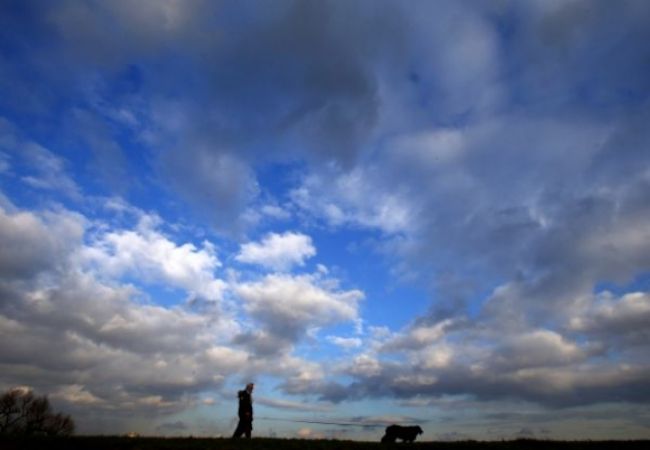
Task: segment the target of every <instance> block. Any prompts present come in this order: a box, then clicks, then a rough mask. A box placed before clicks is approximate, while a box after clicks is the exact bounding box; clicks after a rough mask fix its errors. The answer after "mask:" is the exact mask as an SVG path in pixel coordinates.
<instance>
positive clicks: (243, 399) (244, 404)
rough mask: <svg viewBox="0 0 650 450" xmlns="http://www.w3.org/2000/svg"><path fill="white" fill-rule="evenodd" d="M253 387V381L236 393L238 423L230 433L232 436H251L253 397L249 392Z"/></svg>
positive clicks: (251, 391)
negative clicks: (232, 432) (237, 398)
mask: <svg viewBox="0 0 650 450" xmlns="http://www.w3.org/2000/svg"><path fill="white" fill-rule="evenodd" d="M254 387H255V385H254V384H253V383H248V384H247V385H246V389H244V390H243V391H239V392H238V393H237V396H238V397H239V411H238V415H239V423H238V424H237V429H236V430H235V433H234V434H233V435H232V437H233V438H240V437H241V435H242V434H243V435H245V436H246V437H247V438H249V439H250V437H251V431H253V399H252V397H251V394H252V393H253V388H254Z"/></svg>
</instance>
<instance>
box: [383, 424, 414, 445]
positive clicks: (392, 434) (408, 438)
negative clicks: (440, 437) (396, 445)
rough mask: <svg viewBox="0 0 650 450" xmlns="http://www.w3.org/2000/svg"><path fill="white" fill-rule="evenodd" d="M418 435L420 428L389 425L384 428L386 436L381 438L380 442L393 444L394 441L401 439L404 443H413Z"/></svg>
mask: <svg viewBox="0 0 650 450" xmlns="http://www.w3.org/2000/svg"><path fill="white" fill-rule="evenodd" d="M418 434H422V428H420V427H419V426H415V427H403V426H401V425H391V426H389V427H386V434H384V437H383V438H381V442H395V440H396V439H401V440H402V441H404V442H413V441H414V440H415V438H417V437H418Z"/></svg>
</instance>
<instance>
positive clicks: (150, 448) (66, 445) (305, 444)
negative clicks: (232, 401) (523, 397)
mask: <svg viewBox="0 0 650 450" xmlns="http://www.w3.org/2000/svg"><path fill="white" fill-rule="evenodd" d="M393 447H400V448H401V447H413V448H414V449H417V450H425V449H435V450H466V449H469V450H528V449H533V450H536V449H539V450H542V449H544V450H546V449H566V450H605V449H616V450H618V449H626V450H627V449H635V450H636V449H638V450H641V449H647V448H650V440H644V441H538V440H530V439H519V440H514V441H491V442H479V441H461V442H416V443H414V444H381V443H379V442H355V441H335V440H304V439H265V438H259V439H252V440H250V441H248V440H231V439H212V438H169V439H165V438H127V437H110V436H109V437H104V436H101V437H100V436H97V437H72V438H30V439H25V438H7V437H0V448H2V449H3V450H31V449H34V450H36V449H39V450H86V449H88V450H91V449H92V450H231V449H233V450H234V449H251V450H266V449H270V450H274V449H283V450H285V449H286V450H303V449H309V450H312V449H315V450H338V449H341V450H371V449H376V450H380V449H385V448H393Z"/></svg>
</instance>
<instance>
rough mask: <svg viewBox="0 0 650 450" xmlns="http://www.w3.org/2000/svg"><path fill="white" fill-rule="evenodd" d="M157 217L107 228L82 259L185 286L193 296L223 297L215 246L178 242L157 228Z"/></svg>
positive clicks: (103, 268) (101, 270) (117, 272)
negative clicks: (133, 225) (127, 227)
mask: <svg viewBox="0 0 650 450" xmlns="http://www.w3.org/2000/svg"><path fill="white" fill-rule="evenodd" d="M156 222H157V219H156V218H155V217H152V216H143V217H142V218H141V219H140V223H139V225H138V227H137V228H136V229H134V230H116V231H107V232H105V233H102V234H100V235H99V236H98V237H97V238H96V239H95V241H94V242H92V243H91V244H90V245H89V246H87V247H86V248H85V249H84V250H83V251H82V259H83V261H84V262H85V263H86V264H91V265H94V266H96V267H97V268H98V269H99V273H108V274H110V275H111V276H114V277H115V276H121V275H123V274H125V273H133V274H137V275H138V276H141V277H143V278H144V279H145V280H149V281H161V282H165V283H169V284H170V285H172V286H174V287H178V288H182V289H185V290H186V291H188V292H189V293H190V294H191V295H198V296H200V297H203V298H205V299H209V300H219V299H221V297H222V295H223V291H224V290H225V289H226V283H225V282H224V281H223V280H220V279H218V278H216V277H215V271H216V270H217V268H219V267H220V266H221V262H220V261H219V259H218V257H217V255H216V250H215V247H214V245H213V244H212V243H210V242H209V241H203V243H202V246H201V247H200V248H197V247H196V246H195V245H194V244H191V243H185V244H180V245H178V244H176V243H175V242H173V241H172V240H170V239H169V238H168V237H167V236H165V235H163V234H162V233H161V232H160V231H158V230H157V229H156V227H155V224H156Z"/></svg>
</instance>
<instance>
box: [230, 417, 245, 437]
mask: <svg viewBox="0 0 650 450" xmlns="http://www.w3.org/2000/svg"><path fill="white" fill-rule="evenodd" d="M243 432H244V427H243V426H242V423H241V420H240V421H239V423H238V424H237V428H235V432H234V433H233V435H232V437H233V438H240V437H241V435H242V433H243Z"/></svg>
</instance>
